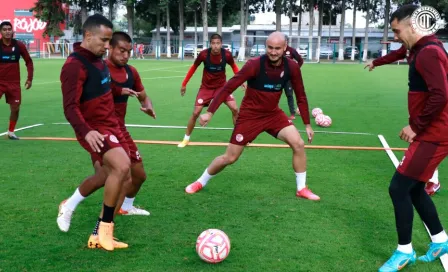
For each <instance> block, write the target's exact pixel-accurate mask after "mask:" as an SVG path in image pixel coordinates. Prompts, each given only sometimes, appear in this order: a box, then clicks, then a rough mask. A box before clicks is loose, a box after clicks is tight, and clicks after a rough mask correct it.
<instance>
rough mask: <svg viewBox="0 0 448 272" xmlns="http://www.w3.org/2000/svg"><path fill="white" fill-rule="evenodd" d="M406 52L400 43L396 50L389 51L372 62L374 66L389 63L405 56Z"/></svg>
mask: <svg viewBox="0 0 448 272" xmlns="http://www.w3.org/2000/svg"><path fill="white" fill-rule="evenodd" d="M407 52H408V50H407V49H406V47H405V46H404V45H402V46H401V47H400V48H399V49H398V50H393V51H390V52H389V54H387V55H385V56H382V57H379V58H377V59H375V60H374V61H373V62H372V63H373V65H374V66H381V65H385V64H390V63H393V62H396V61H399V60H402V59H405V58H407Z"/></svg>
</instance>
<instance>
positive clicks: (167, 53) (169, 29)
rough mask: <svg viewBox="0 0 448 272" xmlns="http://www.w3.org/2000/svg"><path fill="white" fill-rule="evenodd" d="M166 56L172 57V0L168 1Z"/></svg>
mask: <svg viewBox="0 0 448 272" xmlns="http://www.w3.org/2000/svg"><path fill="white" fill-rule="evenodd" d="M166 57H167V58H169V59H170V58H171V26H170V2H169V1H167V3H166Z"/></svg>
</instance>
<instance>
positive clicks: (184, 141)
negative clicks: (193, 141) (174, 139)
mask: <svg viewBox="0 0 448 272" xmlns="http://www.w3.org/2000/svg"><path fill="white" fill-rule="evenodd" d="M189 143H190V140H183V141H182V142H181V143H180V144H178V145H177V147H186V146H187V145H188V144H189Z"/></svg>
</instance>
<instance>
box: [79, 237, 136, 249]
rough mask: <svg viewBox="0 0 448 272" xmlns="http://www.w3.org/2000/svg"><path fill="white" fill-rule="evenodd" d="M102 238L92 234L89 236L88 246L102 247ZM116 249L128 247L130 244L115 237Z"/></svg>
mask: <svg viewBox="0 0 448 272" xmlns="http://www.w3.org/2000/svg"><path fill="white" fill-rule="evenodd" d="M99 239H100V238H99V237H98V235H93V234H91V235H90V237H89V241H88V242H87V247H88V248H101V245H100V240H99ZM113 243H114V249H115V248H128V247H129V246H128V244H126V243H123V242H119V241H118V239H117V238H115V237H114V241H113Z"/></svg>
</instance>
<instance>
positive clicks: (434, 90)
mask: <svg viewBox="0 0 448 272" xmlns="http://www.w3.org/2000/svg"><path fill="white" fill-rule="evenodd" d="M444 54H445V52H440V50H438V48H435V46H429V47H427V48H424V49H423V50H422V51H420V53H419V54H418V56H417V59H416V69H417V71H418V72H419V73H420V75H421V76H422V77H423V79H424V80H425V82H426V85H427V86H428V90H429V95H428V99H427V100H426V104H425V107H424V109H423V112H422V113H421V114H420V115H418V116H417V117H416V118H413V119H412V120H410V126H411V128H412V130H413V131H414V132H415V133H416V134H419V133H420V132H422V131H423V130H425V128H427V127H428V126H429V124H430V123H431V122H432V121H433V120H434V119H435V118H437V117H438V116H439V115H440V114H441V113H442V111H443V109H444V108H445V107H446V104H447V103H448V82H447V78H446V73H447V71H446V70H445V68H444V64H445V62H446V56H445V55H444Z"/></svg>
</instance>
